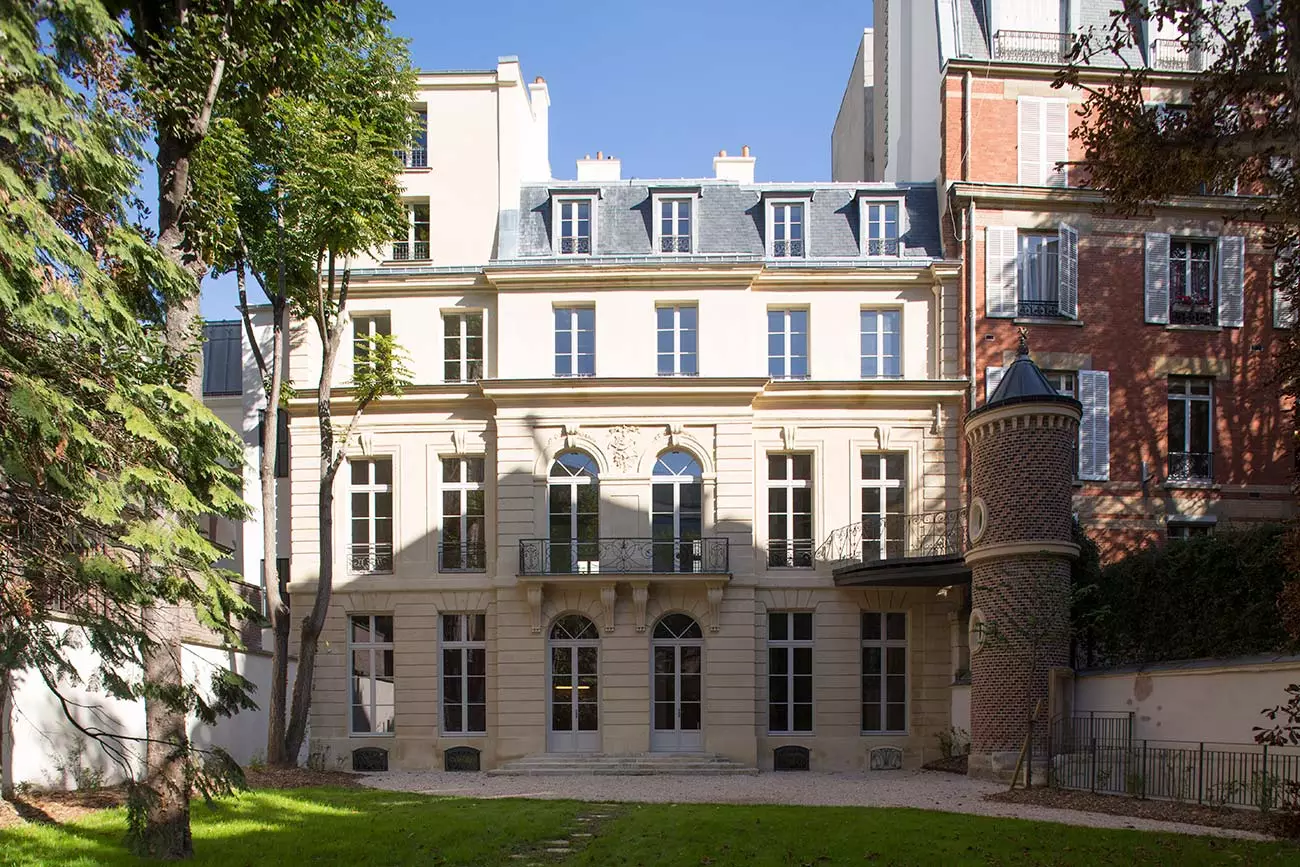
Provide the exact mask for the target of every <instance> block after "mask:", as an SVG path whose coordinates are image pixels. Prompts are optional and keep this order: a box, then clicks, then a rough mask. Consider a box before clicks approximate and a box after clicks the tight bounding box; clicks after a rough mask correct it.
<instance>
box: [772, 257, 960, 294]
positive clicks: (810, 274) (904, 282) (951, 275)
mask: <svg viewBox="0 0 1300 867" xmlns="http://www.w3.org/2000/svg"><path fill="white" fill-rule="evenodd" d="M835 264H836V265H839V267H833V266H831V267H828V266H827V265H825V264H823V265H820V266H811V267H802V268H801V267H798V266H791V265H782V266H778V267H772V268H764V269H763V270H762V271H761V272H760V273H758V274H757V275H756V276H755V277H754V282H753V286H754V288H755V289H758V290H762V289H774V288H782V289H786V288H810V289H811V288H824V287H828V286H830V287H838V286H852V287H854V288H860V287H862V286H863V285H864V284H865V285H866V286H869V287H873V288H874V287H878V286H879V287H884V286H908V285H920V286H931V285H933V284H934V283H936V282H942V281H944V280H956V279H957V278H958V276H959V275H960V273H961V267H960V264H959V263H957V262H948V261H946V260H944V261H934V260H932V259H922V260H921V261H919V262H915V263H911V262H908V261H907V260H906V259H901V260H899V263H892V262H891V263H889V264H883V263H880V262H873V261H872V260H870V259H844V260H843V261H842V263H840V262H837V263H835Z"/></svg>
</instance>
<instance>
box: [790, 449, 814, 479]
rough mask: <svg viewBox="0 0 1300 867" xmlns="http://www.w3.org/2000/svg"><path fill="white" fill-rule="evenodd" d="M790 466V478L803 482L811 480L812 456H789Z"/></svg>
mask: <svg viewBox="0 0 1300 867" xmlns="http://www.w3.org/2000/svg"><path fill="white" fill-rule="evenodd" d="M790 466H791V469H792V473H791V478H793V479H802V480H804V481H811V480H812V455H806V454H805V455H791V456H790Z"/></svg>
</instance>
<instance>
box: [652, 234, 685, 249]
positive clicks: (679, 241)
mask: <svg viewBox="0 0 1300 867" xmlns="http://www.w3.org/2000/svg"><path fill="white" fill-rule="evenodd" d="M659 252H660V253H689V252H691V236H690V235H660V236H659Z"/></svg>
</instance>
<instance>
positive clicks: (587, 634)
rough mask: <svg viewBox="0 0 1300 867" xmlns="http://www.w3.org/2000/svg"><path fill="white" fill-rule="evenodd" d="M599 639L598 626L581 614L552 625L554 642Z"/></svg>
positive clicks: (562, 618)
mask: <svg viewBox="0 0 1300 867" xmlns="http://www.w3.org/2000/svg"><path fill="white" fill-rule="evenodd" d="M683 616H685V615H683ZM599 637H600V635H599V634H598V633H597V632H596V625H595V624H594V623H592V622H591V620H589V619H588V618H586V617H583V616H582V615H581V614H565V615H562V616H560V617H557V618H555V622H554V623H552V624H551V640H552V641H585V640H586V639H592V640H595V639H598V638H599Z"/></svg>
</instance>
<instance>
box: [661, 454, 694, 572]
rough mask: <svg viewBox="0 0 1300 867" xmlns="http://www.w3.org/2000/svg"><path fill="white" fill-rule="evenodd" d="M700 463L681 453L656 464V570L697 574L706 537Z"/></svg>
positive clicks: (664, 457)
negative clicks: (703, 536)
mask: <svg viewBox="0 0 1300 867" xmlns="http://www.w3.org/2000/svg"><path fill="white" fill-rule="evenodd" d="M701 475H702V471H701V470H700V464H699V461H697V460H695V458H694V457H692V456H691V455H690V454H688V453H687V452H684V451H680V450H676V449H675V450H673V451H667V452H664V453H663V454H662V455H660V456H659V460H657V461H655V466H654V472H653V477H654V482H653V486H652V489H651V497H650V500H651V507H650V509H651V513H650V530H651V534H652V536H653V539H654V571H656V572H696V571H698V566H699V560H700V550H699V547H700V541H699V540H700V537H701V536H702V535H703V534H704V511H703V485H702V484H701V482H700V477H701Z"/></svg>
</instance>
